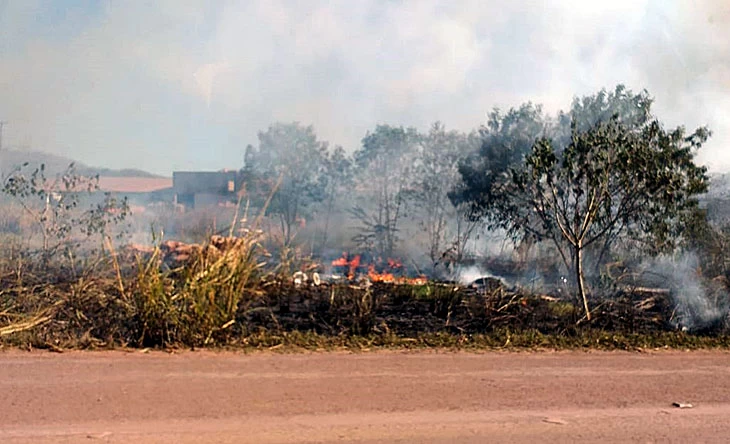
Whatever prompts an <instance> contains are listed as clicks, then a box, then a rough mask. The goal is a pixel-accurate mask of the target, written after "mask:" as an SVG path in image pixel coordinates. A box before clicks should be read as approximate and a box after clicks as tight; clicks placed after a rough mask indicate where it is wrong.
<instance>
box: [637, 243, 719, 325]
mask: <svg viewBox="0 0 730 444" xmlns="http://www.w3.org/2000/svg"><path fill="white" fill-rule="evenodd" d="M698 266H699V263H698V259H697V256H695V255H694V254H692V253H682V254H679V255H675V256H667V255H665V256H660V257H657V258H654V259H651V260H647V261H644V262H643V263H642V264H641V266H640V267H639V270H640V278H639V282H640V283H641V284H643V285H650V286H653V287H657V288H668V289H669V290H670V294H671V296H672V300H673V302H674V304H675V306H676V312H675V317H674V319H675V320H676V326H677V327H679V328H683V329H689V330H694V329H701V328H706V327H711V326H713V325H716V324H717V323H718V322H722V321H723V320H724V319H725V318H726V317H727V315H728V309H729V307H728V294H727V290H726V288H724V287H721V286H720V285H712V284H711V283H707V282H705V281H703V279H702V277H701V276H700V273H699V270H698Z"/></svg>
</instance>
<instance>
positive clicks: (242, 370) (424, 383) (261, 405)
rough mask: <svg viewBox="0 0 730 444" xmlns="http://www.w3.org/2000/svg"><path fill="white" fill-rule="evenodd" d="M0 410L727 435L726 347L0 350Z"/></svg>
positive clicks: (476, 430)
mask: <svg viewBox="0 0 730 444" xmlns="http://www.w3.org/2000/svg"><path fill="white" fill-rule="evenodd" d="M675 401H678V402H690V403H692V404H694V408H692V409H678V408H674V407H672V405H671V404H672V402H675ZM0 408H2V410H1V412H2V413H1V414H0V442H2V443H50V442H53V443H75V442H115V443H121V442H134V443H136V444H145V443H163V442H165V443H166V442H170V443H173V442H174V443H201V442H222V443H244V442H249V443H295V442H296V443H300V442H319V443H329V442H362V443H371V442H401V443H415V442H419V443H420V442H423V443H446V442H449V443H451V442H461V443H483V442H581V443H585V442H602V443H603V442H632V441H633V442H728V441H730V354H729V353H723V352H659V353H653V354H638V353H633V354H630V353H581V352H570V353H562V352H561V353H550V352H545V353H484V354H467V353H435V352H418V353H415V352H414V353H396V352H383V353H366V354H345V353H322V354H290V355H278V354H252V355H244V354H240V353H232V352H222V353H213V352H185V353H180V354H167V353H162V352H155V353H148V354H143V353H140V352H73V353H64V354H52V353H44V352H33V353H26V352H20V351H10V352H8V351H5V352H0Z"/></svg>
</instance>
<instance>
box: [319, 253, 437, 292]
mask: <svg viewBox="0 0 730 444" xmlns="http://www.w3.org/2000/svg"><path fill="white" fill-rule="evenodd" d="M360 262H361V257H360V255H359V254H358V255H356V256H354V257H353V258H352V259H350V258H349V256H348V254H347V253H342V256H341V257H339V258H337V259H335V260H333V261H332V266H333V267H348V269H349V272H348V275H347V278H348V279H349V280H353V279H354V278H355V274H356V272H357V269H358V267H360ZM376 262H377V263H379V264H383V262H385V263H386V264H387V269H386V270H385V271H384V272H383V273H379V272H378V271H377V268H376V265H375V264H374V263H371V264H368V272H367V277H368V279H370V281H371V282H383V283H388V284H407V285H426V284H427V283H428V278H427V277H426V276H419V277H415V278H409V277H405V276H399V274H401V273H402V270H403V263H402V262H401V261H400V260H398V259H391V258H388V259H387V260H386V261H383V260H382V259H378V260H377V261H376Z"/></svg>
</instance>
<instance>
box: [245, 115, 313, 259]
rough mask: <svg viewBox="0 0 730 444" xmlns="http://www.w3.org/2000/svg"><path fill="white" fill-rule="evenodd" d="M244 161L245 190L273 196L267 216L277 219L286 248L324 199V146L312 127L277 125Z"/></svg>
mask: <svg viewBox="0 0 730 444" xmlns="http://www.w3.org/2000/svg"><path fill="white" fill-rule="evenodd" d="M246 157H247V162H246V163H247V167H246V170H247V172H248V182H249V183H250V186H249V185H248V184H247V187H248V188H249V189H251V190H257V193H258V194H260V195H261V196H268V194H269V193H271V192H274V194H273V196H272V198H271V202H270V204H269V206H268V209H267V214H271V215H275V216H276V217H278V219H279V223H280V227H281V231H282V235H283V243H284V245H285V246H289V245H291V243H292V241H293V239H294V235H295V234H296V227H297V226H298V225H299V224H300V223H301V222H302V218H303V217H305V216H308V215H309V211H310V210H311V209H312V206H313V204H314V203H317V202H322V201H323V200H324V199H325V197H326V194H325V193H326V187H327V143H326V142H323V141H321V140H319V139H317V136H316V134H315V132H314V128H313V127H312V126H302V125H300V124H299V123H297V122H295V123H288V124H285V123H276V124H274V125H271V126H270V127H269V128H268V129H267V130H266V131H264V132H260V133H259V146H258V150H255V151H254V150H252V149H247V156H246ZM279 178H281V182H280V184H279V186H278V188H276V189H275V190H274V187H275V184H276V183H278V181H279Z"/></svg>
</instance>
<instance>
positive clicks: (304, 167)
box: [244, 85, 710, 274]
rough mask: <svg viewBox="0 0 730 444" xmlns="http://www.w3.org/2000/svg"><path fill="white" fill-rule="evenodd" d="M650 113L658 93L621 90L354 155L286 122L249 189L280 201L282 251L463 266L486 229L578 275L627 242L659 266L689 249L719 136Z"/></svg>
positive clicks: (255, 163) (391, 139)
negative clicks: (686, 243)
mask: <svg viewBox="0 0 730 444" xmlns="http://www.w3.org/2000/svg"><path fill="white" fill-rule="evenodd" d="M651 106H652V98H651V97H650V96H649V94H648V92H646V91H642V92H639V93H634V92H632V91H630V90H628V89H626V88H625V87H623V86H621V85H619V86H617V87H616V88H615V89H614V90H612V91H606V90H602V91H599V92H597V93H596V94H593V95H590V96H586V97H579V98H575V99H574V101H573V103H572V106H571V108H570V109H569V110H567V111H561V112H558V113H557V114H555V115H550V114H548V113H546V112H545V111H544V110H543V108H542V107H541V106H540V105H535V104H533V103H525V104H523V105H521V106H519V107H516V108H511V109H509V110H507V111H502V110H498V109H495V110H493V111H492V112H491V113H490V114H489V116H488V121H487V122H486V124H485V125H483V126H482V127H480V128H478V129H475V130H473V131H470V132H468V133H465V132H461V131H455V130H448V129H447V128H446V127H445V126H444V125H443V124H442V123H435V124H433V126H432V127H431V128H430V130H429V131H428V132H421V131H419V130H417V129H415V128H404V127H400V126H391V125H378V126H376V127H375V128H374V129H373V130H372V131H370V132H368V133H367V134H366V135H365V137H364V138H363V139H362V143H361V145H360V146H359V147H358V148H357V149H356V150H354V152H353V153H352V155H349V156H348V155H347V152H346V151H345V150H344V149H343V148H342V147H339V146H336V147H331V146H330V145H329V144H328V143H327V142H325V141H323V140H321V139H319V138H318V137H317V135H316V133H315V130H314V128H313V127H311V126H303V125H300V124H299V123H291V124H282V123H277V124H274V125H272V126H271V127H269V128H268V129H267V130H266V131H263V132H261V133H259V142H258V146H255V147H254V146H251V145H249V146H248V147H247V149H246V162H245V168H244V170H245V176H244V177H246V189H247V191H248V192H249V196H250V197H252V198H253V199H254V200H256V199H258V201H259V202H261V201H263V200H264V199H265V198H266V196H268V195H272V196H273V198H272V199H271V201H270V203H269V206H268V215H269V216H271V217H273V218H274V219H275V220H276V221H277V223H278V227H277V228H278V231H279V233H280V235H281V241H282V244H283V245H286V246H292V245H297V244H299V245H302V246H307V248H311V249H312V252H313V253H314V254H323V253H325V252H327V251H329V250H330V249H333V248H334V249H341V248H342V247H343V246H346V247H349V248H352V249H355V250H358V251H367V252H372V253H373V254H375V255H378V256H383V257H386V256H387V257H389V256H394V255H399V254H400V255H403V254H410V255H412V256H419V257H420V258H422V259H423V258H427V259H428V262H429V263H428V266H429V267H431V268H434V267H438V266H439V264H440V263H442V262H443V261H448V260H453V261H459V260H461V259H462V258H463V257H464V255H465V254H466V252H467V246H468V242H469V240H470V239H474V237H475V234H476V233H477V232H478V233H482V232H483V229H486V230H501V231H500V233H503V234H504V235H505V236H503V237H507V238H508V239H509V240H511V241H514V243H515V244H516V245H522V246H523V248H527V247H529V246H531V245H538V244H540V245H545V244H550V245H549V247H548V248H550V249H551V251H552V252H553V253H555V254H558V255H559V256H560V257H561V260H562V261H563V262H564V263H565V265H566V266H567V267H568V268H569V269H574V268H576V267H577V264H576V261H579V262H581V263H582V261H583V256H584V254H588V255H589V256H591V258H592V260H594V261H599V262H601V261H606V260H608V259H610V258H611V252H612V248H613V247H615V246H617V245H618V244H620V243H621V242H629V241H631V242H639V243H641V246H642V248H645V249H646V250H647V252H648V253H651V254H658V253H661V252H667V251H670V250H672V249H673V248H674V247H676V246H677V245H678V244H677V242H678V241H680V240H681V239H682V238H683V236H682V231H683V227H684V225H683V223H682V221H683V220H687V218H688V217H690V215H693V213H694V212H695V211H696V210H697V197H698V196H699V195H700V194H701V193H703V192H704V191H705V190H706V188H707V185H708V181H709V179H708V176H707V174H706V170H705V168H704V167H701V166H698V165H696V164H695V163H694V156H695V153H696V151H697V150H698V149H699V148H700V147H701V145H702V143H703V142H704V141H705V140H707V138H708V137H709V136H710V132H709V130H707V129H706V128H699V129H697V130H696V131H694V132H691V133H690V132H687V131H686V130H685V129H684V128H682V127H679V128H673V129H667V128H664V126H663V125H662V123H661V122H660V121H659V120H658V119H657V118H656V116H654V115H653V114H652V111H651ZM275 186H276V190H275V192H274V187H275ZM272 192H273V194H272ZM693 217H694V216H693ZM305 224H306V225H307V227H308V228H307V229H308V230H309V231H308V232H309V235H308V236H307V237H306V239H305V238H303V237H298V236H297V234H298V233H301V232H302V227H303V226H304V225H305ZM312 227H314V228H312ZM343 228H347V229H348V230H343ZM343 231H346V232H347V233H348V235H347V236H344V235H343V234H342V232H343ZM312 233H316V234H312ZM343 236H344V237H343ZM335 240H336V241H335ZM589 250H590V251H589ZM599 258H600V259H599ZM581 267H582V265H581ZM579 274H580V273H579Z"/></svg>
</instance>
